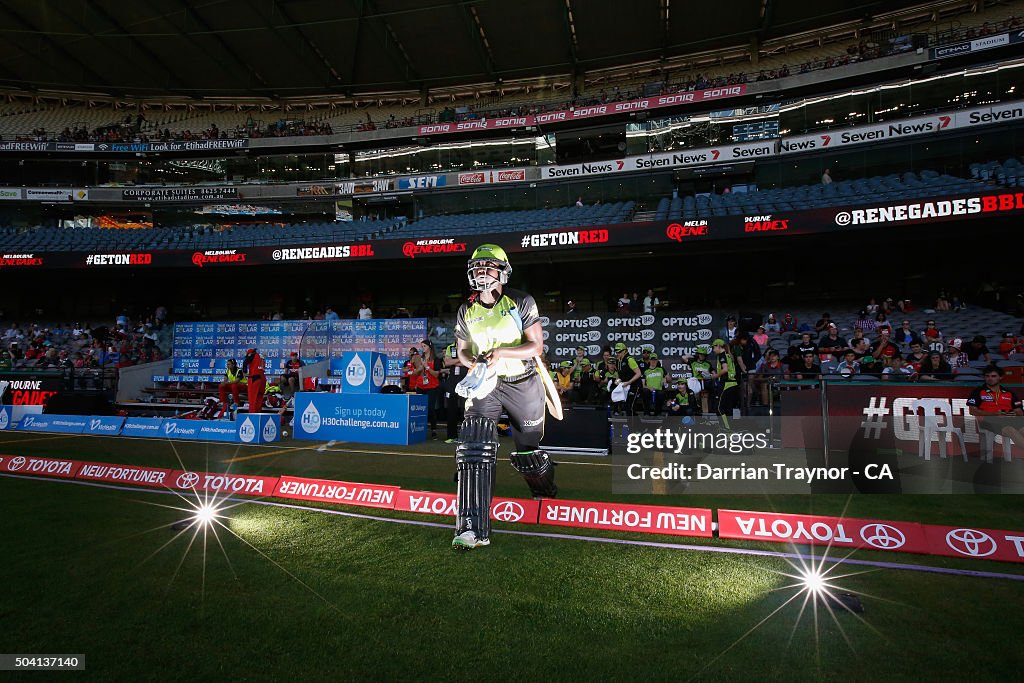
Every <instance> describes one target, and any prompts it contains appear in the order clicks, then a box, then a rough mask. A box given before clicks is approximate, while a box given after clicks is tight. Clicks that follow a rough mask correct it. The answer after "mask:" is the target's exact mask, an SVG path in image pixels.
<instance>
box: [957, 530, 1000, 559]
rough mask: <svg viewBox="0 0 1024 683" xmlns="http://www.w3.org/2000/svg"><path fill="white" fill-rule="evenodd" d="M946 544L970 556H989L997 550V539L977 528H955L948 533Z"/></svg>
mask: <svg viewBox="0 0 1024 683" xmlns="http://www.w3.org/2000/svg"><path fill="white" fill-rule="evenodd" d="M946 545H948V546H949V547H950V548H952V549H953V550H955V551H957V552H958V553H960V554H961V555H968V556H970V557H987V556H989V555H991V554H992V553H994V552H995V551H996V542H995V539H993V538H992V537H991V536H989V535H988V534H986V533H985V532H984V531H978V530H977V529H953V530H952V531H950V532H949V533H948V534H946Z"/></svg>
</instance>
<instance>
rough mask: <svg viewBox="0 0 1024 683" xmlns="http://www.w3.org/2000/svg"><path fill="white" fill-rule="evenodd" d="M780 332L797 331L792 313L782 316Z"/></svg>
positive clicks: (795, 320)
mask: <svg viewBox="0 0 1024 683" xmlns="http://www.w3.org/2000/svg"><path fill="white" fill-rule="evenodd" d="M779 331H780V332H796V331H797V319H796V318H795V317H793V314H792V313H787V314H786V315H784V316H782V324H781V325H780V327H779Z"/></svg>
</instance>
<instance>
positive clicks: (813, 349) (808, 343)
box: [797, 332, 818, 357]
mask: <svg viewBox="0 0 1024 683" xmlns="http://www.w3.org/2000/svg"><path fill="white" fill-rule="evenodd" d="M797 349H799V350H800V356H801V357H802V356H803V355H804V354H805V353H811V354H814V355H817V354H818V345H817V344H815V343H814V341H813V340H812V339H811V333H810V332H804V333H803V334H801V335H800V342H799V343H798V344H797Z"/></svg>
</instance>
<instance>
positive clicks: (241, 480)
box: [168, 470, 278, 496]
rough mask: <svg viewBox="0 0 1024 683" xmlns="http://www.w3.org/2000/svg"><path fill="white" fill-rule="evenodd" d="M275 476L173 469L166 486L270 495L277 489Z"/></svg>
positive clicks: (214, 491) (204, 490)
mask: <svg viewBox="0 0 1024 683" xmlns="http://www.w3.org/2000/svg"><path fill="white" fill-rule="evenodd" d="M277 481H278V478H277V477H260V476H257V475H251V474H228V473H225V472H191V471H188V470H174V471H173V472H171V476H170V477H168V482H169V484H168V486H169V487H170V488H174V489H186V490H193V491H203V492H208V493H224V494H233V495H241V496H270V495H273V494H274V491H275V490H276V489H277Z"/></svg>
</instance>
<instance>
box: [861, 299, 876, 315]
mask: <svg viewBox="0 0 1024 683" xmlns="http://www.w3.org/2000/svg"><path fill="white" fill-rule="evenodd" d="M864 313H865V314H867V315H872V316H873V315H875V314H876V313H878V302H877V301H875V297H871V298H870V299H868V305H867V306H865V307H864Z"/></svg>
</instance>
